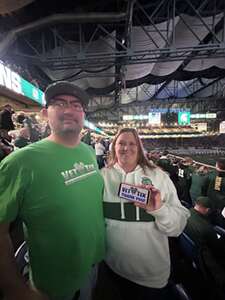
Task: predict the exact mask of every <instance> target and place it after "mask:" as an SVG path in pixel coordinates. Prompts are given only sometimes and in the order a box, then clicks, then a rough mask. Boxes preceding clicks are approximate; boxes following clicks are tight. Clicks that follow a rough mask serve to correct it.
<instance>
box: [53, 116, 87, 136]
mask: <svg viewBox="0 0 225 300" xmlns="http://www.w3.org/2000/svg"><path fill="white" fill-rule="evenodd" d="M66 121H68V123H66ZM82 128H83V122H78V121H77V120H72V119H64V118H62V119H61V122H60V123H59V124H58V126H57V127H55V128H52V131H53V132H54V133H55V134H57V135H59V136H61V137H67V136H71V137H74V136H79V135H80V132H81V130H82Z"/></svg>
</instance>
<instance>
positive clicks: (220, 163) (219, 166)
mask: <svg viewBox="0 0 225 300" xmlns="http://www.w3.org/2000/svg"><path fill="white" fill-rule="evenodd" d="M207 195H208V197H209V198H210V199H212V200H213V208H214V209H217V210H219V211H220V212H221V211H222V210H223V208H224V207H225V158H220V159H218V160H217V161H216V173H215V174H213V175H211V177H210V178H209V185H208V192H207Z"/></svg>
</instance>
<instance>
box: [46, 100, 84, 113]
mask: <svg viewBox="0 0 225 300" xmlns="http://www.w3.org/2000/svg"><path fill="white" fill-rule="evenodd" d="M49 105H52V106H54V107H57V108H59V109H66V108H72V109H73V110H75V111H78V112H82V111H84V108H83V106H82V105H81V104H80V103H79V102H77V101H71V102H67V101H61V100H60V101H59V100H56V101H52V102H51V103H50V104H49Z"/></svg>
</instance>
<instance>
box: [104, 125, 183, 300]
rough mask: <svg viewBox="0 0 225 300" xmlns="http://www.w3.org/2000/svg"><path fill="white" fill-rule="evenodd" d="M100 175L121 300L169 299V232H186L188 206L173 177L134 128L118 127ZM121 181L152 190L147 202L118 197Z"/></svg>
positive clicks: (109, 263) (110, 259)
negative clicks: (153, 160)
mask: <svg viewBox="0 0 225 300" xmlns="http://www.w3.org/2000/svg"><path fill="white" fill-rule="evenodd" d="M102 175H103V178H104V182H105V191H104V214H105V218H106V232H107V234H106V236H107V255H106V260H105V262H106V264H105V265H104V266H105V270H107V274H108V276H109V277H110V279H111V280H112V282H114V285H115V286H116V287H117V289H118V290H119V294H120V295H121V296H122V299H123V300H128V299H129V300H130V299H142V300H149V299H154V300H158V299H161V300H162V299H165V300H168V299H170V298H169V296H168V289H167V288H168V287H167V283H168V279H169V275H170V255H169V247H168V236H177V235H179V234H180V233H181V232H182V230H183V229H184V227H185V225H186V220H187V218H188V216H189V212H188V210H187V209H186V208H185V207H183V206H182V205H181V203H180V201H179V199H178V197H177V193H176V190H175V187H174V185H173V183H172V182H171V180H170V178H169V176H168V175H167V174H166V173H165V172H163V171H162V170H161V169H160V168H158V167H156V166H155V165H153V164H152V163H150V162H149V161H148V160H147V158H146V157H145V155H144V152H143V147H142V143H141V140H140V138H139V137H138V133H137V131H136V130H135V129H132V128H123V129H121V130H120V131H119V132H118V134H117V135H116V137H115V139H114V140H113V144H112V152H111V160H110V161H109V165H108V167H106V168H103V169H102ZM121 183H127V184H130V185H133V186H140V185H141V186H142V187H145V188H146V189H148V190H149V191H150V197H149V200H148V203H147V204H146V205H143V204H138V203H135V204H133V203H131V202H129V201H125V200H123V199H122V198H119V197H118V192H119V187H120V184H121ZM110 292H111V290H109V291H108V293H110ZM104 299H108V297H107V296H106V295H105V297H104ZM115 299H116V298H115Z"/></svg>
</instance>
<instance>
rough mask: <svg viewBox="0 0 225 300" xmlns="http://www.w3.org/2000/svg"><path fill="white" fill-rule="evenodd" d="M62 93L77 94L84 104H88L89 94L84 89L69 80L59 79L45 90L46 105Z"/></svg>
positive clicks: (85, 105)
mask: <svg viewBox="0 0 225 300" xmlns="http://www.w3.org/2000/svg"><path fill="white" fill-rule="evenodd" d="M60 95H71V96H75V97H76V98H77V99H79V100H80V103H81V104H82V106H84V107H87V106H88V102H89V96H88V94H87V93H86V92H85V91H84V90H83V89H81V88H80V87H79V86H77V85H75V84H73V83H71V82H68V81H57V82H54V83H52V84H50V85H49V86H48V87H47V88H46V90H45V101H46V107H48V106H49V104H50V103H52V102H54V97H56V96H60Z"/></svg>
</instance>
